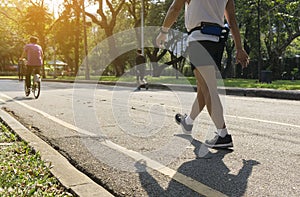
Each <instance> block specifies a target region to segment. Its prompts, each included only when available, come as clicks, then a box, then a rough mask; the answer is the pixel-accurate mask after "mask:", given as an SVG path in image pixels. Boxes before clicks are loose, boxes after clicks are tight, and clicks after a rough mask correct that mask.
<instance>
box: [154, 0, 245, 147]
mask: <svg viewBox="0 0 300 197" xmlns="http://www.w3.org/2000/svg"><path fill="white" fill-rule="evenodd" d="M184 6H185V26H186V28H187V30H188V33H189V38H188V45H189V58H190V61H191V67H192V70H193V72H194V75H195V77H196V79H197V98H196V99H195V101H194V104H193V106H192V109H191V112H190V114H189V115H188V116H187V115H181V114H176V116H175V120H176V122H177V123H178V124H180V125H181V127H182V129H183V131H184V133H186V134H191V132H192V128H193V122H194V120H195V118H196V117H197V116H198V115H199V113H200V112H201V111H202V110H203V108H204V107H205V106H206V107H207V110H208V112H209V115H210V117H211V119H212V120H213V122H214V124H215V126H216V128H217V132H216V136H215V137H214V138H213V139H211V140H206V141H205V144H206V145H207V146H208V147H212V148H217V147H219V148H227V147H232V146H233V142H232V138H231V135H230V134H229V133H228V131H227V128H226V124H225V120H224V115H223V106H222V104H221V101H220V97H219V95H218V92H217V79H216V70H215V65H221V59H222V54H223V50H224V44H225V41H226V39H227V35H228V30H227V29H226V27H224V16H225V18H226V20H227V23H228V25H229V28H230V31H231V33H232V36H233V39H234V42H235V48H236V61H237V63H240V64H241V65H242V66H243V67H246V66H247V65H248V63H249V57H248V54H247V53H246V52H245V50H244V49H243V47H242V43H241V36H240V33H239V29H238V26H237V22H236V17H235V7H234V0H209V1H208V0H174V1H173V3H172V4H171V6H170V8H169V10H168V12H167V15H166V17H165V19H164V22H163V24H162V27H161V29H160V33H159V35H158V36H157V38H156V44H157V45H158V46H159V47H162V46H163V45H164V42H165V41H166V39H167V35H168V31H169V28H170V27H171V26H172V25H173V24H174V22H175V21H176V19H177V17H178V16H179V14H180V11H181V9H182V8H183V7H184ZM208 56H210V57H211V58H212V60H211V59H209V58H207V57H208Z"/></svg>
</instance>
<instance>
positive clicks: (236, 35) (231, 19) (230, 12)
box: [225, 0, 249, 67]
mask: <svg viewBox="0 0 300 197" xmlns="http://www.w3.org/2000/svg"><path fill="white" fill-rule="evenodd" d="M225 18H226V20H227V22H228V24H229V26H230V31H231V34H232V37H233V40H234V44H235V48H236V60H237V63H240V64H241V65H242V66H243V67H247V65H248V64H249V56H248V54H247V53H246V51H245V50H244V49H243V46H242V41H241V35H240V30H239V28H238V25H237V22H236V17H235V7H234V1H233V0H228V2H227V5H226V8H225Z"/></svg>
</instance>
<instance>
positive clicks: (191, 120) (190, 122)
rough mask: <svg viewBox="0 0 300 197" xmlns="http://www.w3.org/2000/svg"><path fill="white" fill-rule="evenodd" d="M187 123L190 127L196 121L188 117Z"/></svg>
mask: <svg viewBox="0 0 300 197" xmlns="http://www.w3.org/2000/svg"><path fill="white" fill-rule="evenodd" d="M185 122H186V124H188V125H192V124H193V123H194V120H193V119H192V118H191V117H190V116H187V117H186V118H185Z"/></svg>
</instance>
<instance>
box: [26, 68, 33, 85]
mask: <svg viewBox="0 0 300 197" xmlns="http://www.w3.org/2000/svg"><path fill="white" fill-rule="evenodd" d="M31 73H32V67H31V66H27V69H26V76H25V84H26V87H27V88H28V89H29V88H30V84H31Z"/></svg>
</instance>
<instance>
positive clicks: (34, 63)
mask: <svg viewBox="0 0 300 197" xmlns="http://www.w3.org/2000/svg"><path fill="white" fill-rule="evenodd" d="M37 42H38V38H37V37H34V36H31V37H30V40H29V44H26V45H25V46H24V51H23V53H22V56H21V58H20V59H23V58H26V59H27V64H26V67H27V69H26V74H25V84H26V87H27V92H26V95H29V93H30V84H31V74H32V72H33V71H34V74H40V70H41V67H42V65H43V49H42V47H41V46H40V45H38V44H37Z"/></svg>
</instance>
